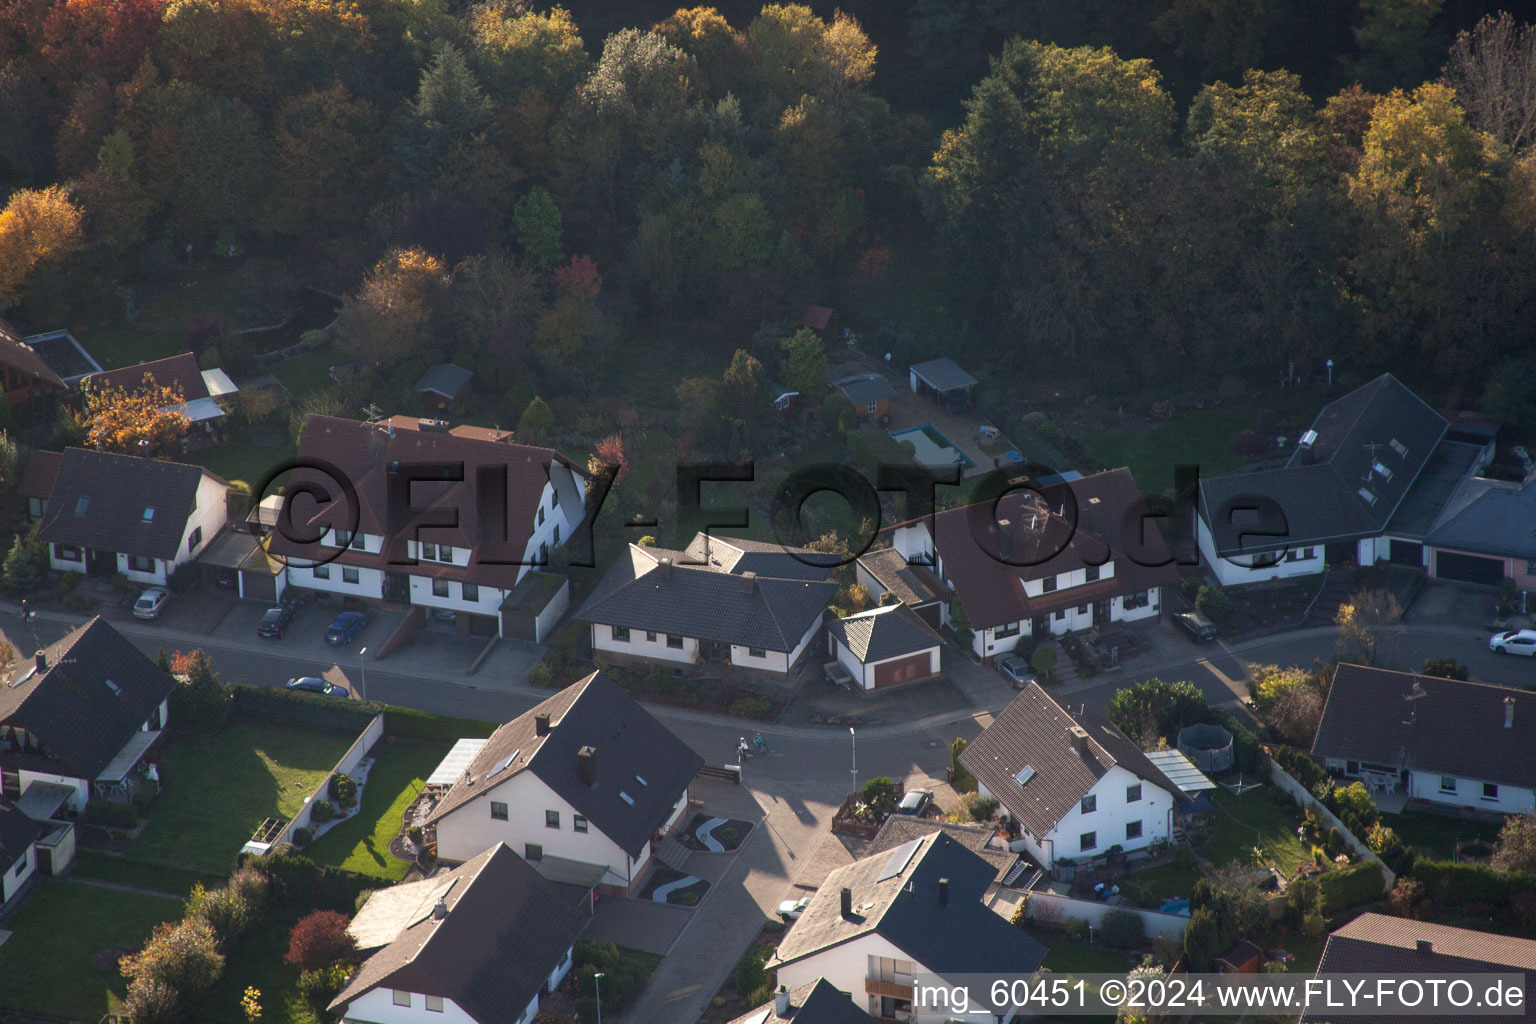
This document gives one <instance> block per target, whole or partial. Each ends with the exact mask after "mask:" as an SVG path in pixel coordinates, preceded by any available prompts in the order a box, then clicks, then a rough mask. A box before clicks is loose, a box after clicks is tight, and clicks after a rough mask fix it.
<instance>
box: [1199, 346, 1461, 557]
mask: <svg viewBox="0 0 1536 1024" xmlns="http://www.w3.org/2000/svg"><path fill="white" fill-rule="evenodd" d="M1311 429H1312V431H1314V432H1316V434H1317V439H1316V441H1315V442H1313V444H1312V445H1311V447H1310V448H1302V447H1298V448H1297V450H1296V451H1295V453H1293V454H1292V456H1291V458H1290V461H1289V462H1287V463H1286V465H1285V468H1283V469H1279V470H1275V471H1272V472H1265V473H1233V474H1229V475H1227V476H1219V477H1213V478H1211V479H1209V480H1201V481H1200V513H1201V516H1202V517H1203V518H1204V519H1205V521H1206V522H1207V523H1208V524H1209V525H1210V527H1211V531H1212V535H1213V537H1214V539H1215V542H1216V550H1217V551H1218V552H1219V553H1221V554H1223V555H1228V554H1238V553H1241V552H1245V551H1274V550H1276V549H1277V548H1278V547H1279V546H1281V545H1282V544H1289V545H1291V546H1295V545H1298V544H1314V543H1325V542H1328V541H1343V540H1351V539H1355V538H1359V537H1366V536H1373V535H1375V534H1379V533H1381V532H1382V531H1383V530H1384V529H1385V528H1386V525H1387V523H1388V521H1390V520H1391V518H1392V515H1393V513H1394V512H1395V511H1396V510H1397V508H1398V506H1399V505H1400V504H1401V503H1402V501H1403V498H1404V496H1405V495H1406V494H1407V493H1408V490H1409V488H1411V487H1412V486H1413V482H1414V480H1415V479H1416V478H1417V477H1418V475H1419V472H1420V470H1422V469H1423V468H1424V464H1425V463H1426V462H1427V461H1428V460H1429V457H1430V454H1431V453H1432V452H1433V451H1434V449H1435V446H1436V445H1438V444H1439V443H1440V440H1441V438H1443V437H1444V436H1445V433H1446V430H1447V424H1446V422H1445V418H1444V417H1443V416H1441V415H1440V414H1439V413H1437V412H1435V410H1434V409H1431V408H1430V407H1429V406H1428V405H1426V404H1424V402H1423V401H1422V400H1421V399H1420V398H1419V397H1418V396H1417V395H1415V394H1414V393H1413V392H1412V391H1410V390H1408V388H1406V387H1405V386H1403V384H1402V382H1400V381H1399V380H1398V379H1397V378H1396V377H1394V376H1392V375H1391V374H1390V373H1384V374H1382V375H1381V376H1380V377H1377V378H1376V379H1375V380H1373V381H1371V382H1370V383H1369V384H1366V385H1363V386H1361V387H1359V388H1356V389H1355V390H1354V391H1351V392H1350V393H1349V394H1347V395H1345V396H1344V397H1342V398H1339V399H1336V400H1335V401H1333V402H1330V403H1329V404H1328V405H1326V406H1324V407H1323V411H1322V412H1320V413H1318V415H1317V419H1315V420H1313V422H1312V428H1311ZM1394 441H1395V442H1397V445H1398V446H1401V449H1402V450H1401V451H1399V450H1398V448H1397V447H1395V446H1394V445H1393V442H1394ZM1377 463H1380V464H1381V465H1382V466H1383V467H1385V468H1386V469H1387V470H1388V471H1389V472H1390V474H1391V476H1390V478H1383V477H1382V475H1381V474H1380V473H1379V472H1377V471H1376V470H1374V469H1373V466H1375V465H1376V464H1377ZM1361 488H1365V489H1366V490H1367V491H1368V492H1369V493H1370V494H1372V495H1374V497H1375V500H1374V501H1373V502H1367V501H1366V500H1365V498H1364V497H1362V496H1361V494H1360V493H1359V492H1360V490H1361ZM1254 497H1263V498H1268V499H1270V500H1272V501H1273V502H1275V503H1276V504H1278V505H1279V507H1280V509H1281V510H1282V511H1283V512H1284V515H1285V524H1284V527H1285V530H1284V537H1283V538H1277V537H1263V536H1257V535H1256V532H1274V531H1275V530H1277V529H1278V528H1279V525H1280V524H1278V523H1273V522H1270V521H1269V520H1268V519H1266V518H1262V517H1261V516H1260V515H1259V514H1257V513H1246V512H1241V511H1237V512H1233V511H1232V510H1234V509H1242V508H1243V507H1244V503H1245V501H1248V500H1250V499H1252V498H1254ZM1244 533H1246V534H1248V536H1247V537H1246V538H1244V537H1242V536H1241V535H1242V534H1244Z"/></svg>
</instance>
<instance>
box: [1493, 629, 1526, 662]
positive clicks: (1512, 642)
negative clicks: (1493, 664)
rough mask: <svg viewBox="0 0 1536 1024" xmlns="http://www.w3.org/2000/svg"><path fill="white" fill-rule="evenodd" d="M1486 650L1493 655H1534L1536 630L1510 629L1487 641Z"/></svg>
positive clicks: (1496, 634)
mask: <svg viewBox="0 0 1536 1024" xmlns="http://www.w3.org/2000/svg"><path fill="white" fill-rule="evenodd" d="M1488 649H1489V650H1490V651H1492V652H1493V653H1495V654H1523V655H1525V656H1526V657H1527V658H1529V657H1531V656H1533V655H1536V629H1511V630H1509V631H1507V632H1504V633H1495V634H1494V635H1493V636H1491V637H1490V638H1489V639H1488Z"/></svg>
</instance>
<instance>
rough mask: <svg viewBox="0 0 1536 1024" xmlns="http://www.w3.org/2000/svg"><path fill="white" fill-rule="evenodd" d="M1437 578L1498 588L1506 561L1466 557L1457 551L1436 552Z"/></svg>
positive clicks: (1478, 556) (1474, 556)
mask: <svg viewBox="0 0 1536 1024" xmlns="http://www.w3.org/2000/svg"><path fill="white" fill-rule="evenodd" d="M1435 578H1436V579H1442V580H1455V581H1456V582H1458V583H1478V584H1482V585H1483V586H1488V587H1496V586H1498V585H1499V581H1500V580H1502V579H1503V578H1504V559H1502V558H1485V557H1483V556H1481V555H1464V554H1461V553H1459V552H1455V551H1436V552H1435Z"/></svg>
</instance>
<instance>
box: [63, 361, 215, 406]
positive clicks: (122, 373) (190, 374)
mask: <svg viewBox="0 0 1536 1024" xmlns="http://www.w3.org/2000/svg"><path fill="white" fill-rule="evenodd" d="M146 374H148V375H149V376H150V377H151V378H152V379H153V381H154V383H155V384H158V385H161V386H163V387H178V388H180V389H181V395H182V400H183V401H187V402H191V401H194V400H196V399H199V398H207V397H208V385H207V383H206V382H205V381H204V380H203V371H202V370H200V369H199V368H198V365H197V356H195V355H193V354H192V353H191V352H183V353H181V354H180V355H175V356H168V357H166V358H165V359H156V360H154V361H153V362H149V363H139V364H138V365H137V366H124V367H123V368H121V369H118V370H107V371H106V372H104V373H93V374H91V375H90V376H89V377H87V378H85V383H86V387H100V386H102V385H103V384H109V385H111V386H112V387H115V388H122V389H123V390H125V391H136V390H138V389H139V388H140V387H142V386H143V384H144V376H145V375H146Z"/></svg>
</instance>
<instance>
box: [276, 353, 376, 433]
mask: <svg viewBox="0 0 1536 1024" xmlns="http://www.w3.org/2000/svg"><path fill="white" fill-rule="evenodd" d="M343 362H347V359H346V357H344V356H340V355H338V354H337V353H335V352H334V351H332V350H331V347H330V346H329V345H321V346H320V347H319V348H317V349H315V350H314V351H313V352H306V353H305V354H304V355H302V356H298V357H296V358H294V359H284V360H282V361H281V362H274V363H270V364H268V366H267V369H269V370H271V371H272V375H273V376H274V377H276V378H277V379H278V380H280V381H282V382H283V387H285V388H287V389H288V390H289V391H290V392H292V393H293V394H294V395H295V396H301V395H307V394H309V393H310V392H311V391H318V390H320V389H321V388H323V387H325V386H326V385H328V384H330V382H331V367H332V366H334V365H336V364H337V363H343ZM344 415H347V416H355V415H357V410H355V409H348V410H347V411H346V412H345V413H344Z"/></svg>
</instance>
